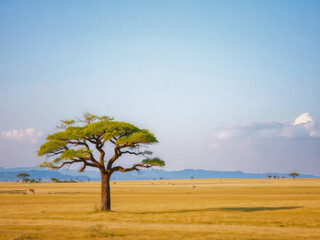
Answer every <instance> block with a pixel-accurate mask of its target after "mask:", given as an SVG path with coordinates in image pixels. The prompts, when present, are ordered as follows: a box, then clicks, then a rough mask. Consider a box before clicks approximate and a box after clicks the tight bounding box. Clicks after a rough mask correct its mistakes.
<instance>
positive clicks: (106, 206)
mask: <svg viewBox="0 0 320 240" xmlns="http://www.w3.org/2000/svg"><path fill="white" fill-rule="evenodd" d="M100 210H101V211H110V210H111V198H110V174H105V173H101V206H100Z"/></svg>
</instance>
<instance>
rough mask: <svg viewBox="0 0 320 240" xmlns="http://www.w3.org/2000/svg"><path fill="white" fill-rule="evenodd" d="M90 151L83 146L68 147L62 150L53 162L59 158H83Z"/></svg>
mask: <svg viewBox="0 0 320 240" xmlns="http://www.w3.org/2000/svg"><path fill="white" fill-rule="evenodd" d="M91 152H92V151H89V150H87V149H85V148H80V149H77V150H75V149H68V150H65V151H63V153H62V154H61V156H60V157H59V158H56V159H55V160H54V163H57V162H59V161H60V160H63V159H65V160H72V159H74V158H85V157H87V156H88V155H89V153H91Z"/></svg>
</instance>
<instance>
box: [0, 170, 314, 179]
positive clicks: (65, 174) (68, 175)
mask: <svg viewBox="0 0 320 240" xmlns="http://www.w3.org/2000/svg"><path fill="white" fill-rule="evenodd" d="M22 172H23V173H28V174H29V175H30V177H29V178H31V179H32V178H33V179H37V178H41V179H42V181H50V179H51V178H57V179H59V180H70V179H73V180H75V179H76V178H78V180H82V181H88V179H90V180H91V181H99V180H100V173H99V172H97V171H85V172H83V173H80V172H78V171H77V170H73V169H69V170H66V169H62V170H59V171H53V170H47V169H43V168H40V167H19V168H2V167H0V181H1V182H9V181H16V180H18V178H17V174H19V173H22ZM268 175H271V176H272V177H273V176H277V177H278V176H279V177H280V178H282V176H284V177H286V178H288V177H290V176H289V173H244V172H242V171H211V170H203V169H184V170H180V171H165V170H162V169H154V170H142V171H140V172H136V171H132V172H126V173H121V172H115V173H114V174H113V175H112V177H111V180H117V181H121V180H152V179H154V178H155V179H159V178H162V179H190V178H191V177H193V178H195V179H201V178H260V179H261V178H267V176H268ZM299 178H319V177H318V176H314V175H307V174H299Z"/></svg>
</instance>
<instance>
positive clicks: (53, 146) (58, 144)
mask: <svg viewBox="0 0 320 240" xmlns="http://www.w3.org/2000/svg"><path fill="white" fill-rule="evenodd" d="M47 139H48V138H47ZM66 144H67V143H66V142H64V141H58V140H50V141H48V142H46V143H45V144H43V145H41V147H40V149H39V151H38V156H42V155H44V154H47V153H50V152H52V151H54V150H58V149H61V148H63V147H65V146H66Z"/></svg>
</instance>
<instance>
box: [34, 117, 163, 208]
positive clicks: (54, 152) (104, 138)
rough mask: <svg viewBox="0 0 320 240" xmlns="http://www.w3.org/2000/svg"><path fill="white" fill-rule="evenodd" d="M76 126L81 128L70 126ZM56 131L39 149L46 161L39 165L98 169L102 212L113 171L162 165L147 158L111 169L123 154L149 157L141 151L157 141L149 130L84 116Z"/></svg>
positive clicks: (40, 154)
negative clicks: (107, 156)
mask: <svg viewBox="0 0 320 240" xmlns="http://www.w3.org/2000/svg"><path fill="white" fill-rule="evenodd" d="M76 123H79V124H80V125H78V126H72V125H74V124H76ZM59 128H61V129H63V130H62V131H60V132H57V133H54V134H50V135H49V136H48V137H47V142H46V143H44V144H43V145H42V146H41V147H40V149H39V151H38V156H43V155H45V156H47V157H48V158H49V160H48V161H43V163H42V164H40V165H39V166H40V167H47V168H49V169H60V168H62V167H64V166H70V165H72V164H81V169H80V170H79V171H80V172H83V171H84V170H85V169H86V167H88V166H89V167H95V168H98V169H99V170H100V174H101V206H100V210H101V211H110V210H111V198H110V177H111V175H112V174H113V173H114V172H116V171H120V172H129V171H134V170H135V171H139V170H141V168H150V167H153V166H164V165H165V162H164V161H162V160H160V159H159V158H150V157H147V158H145V159H144V160H142V161H141V162H139V163H136V164H133V165H132V166H131V167H128V168H125V167H123V166H120V165H116V166H114V164H115V162H116V161H117V160H118V159H119V158H120V157H121V156H123V155H136V156H146V155H148V156H150V155H151V154H152V152H150V151H147V150H144V147H146V146H147V145H149V144H153V143H157V142H158V141H157V139H156V138H155V137H154V135H153V134H152V133H150V132H149V131H148V130H146V129H139V128H137V127H135V126H134V125H132V124H130V123H126V122H116V121H113V119H112V118H109V117H107V116H102V117H99V116H96V115H93V114H90V113H84V114H83V117H82V119H80V120H78V121H77V122H76V121H74V120H70V121H63V120H62V121H61V126H60V127H59ZM107 144H108V145H109V146H110V147H111V149H110V150H112V151H111V157H110V158H108V159H106V151H105V150H106V149H105V148H106V147H107V146H106V145H107ZM93 150H94V151H93ZM53 157H55V158H54V159H52V158H53Z"/></svg>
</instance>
